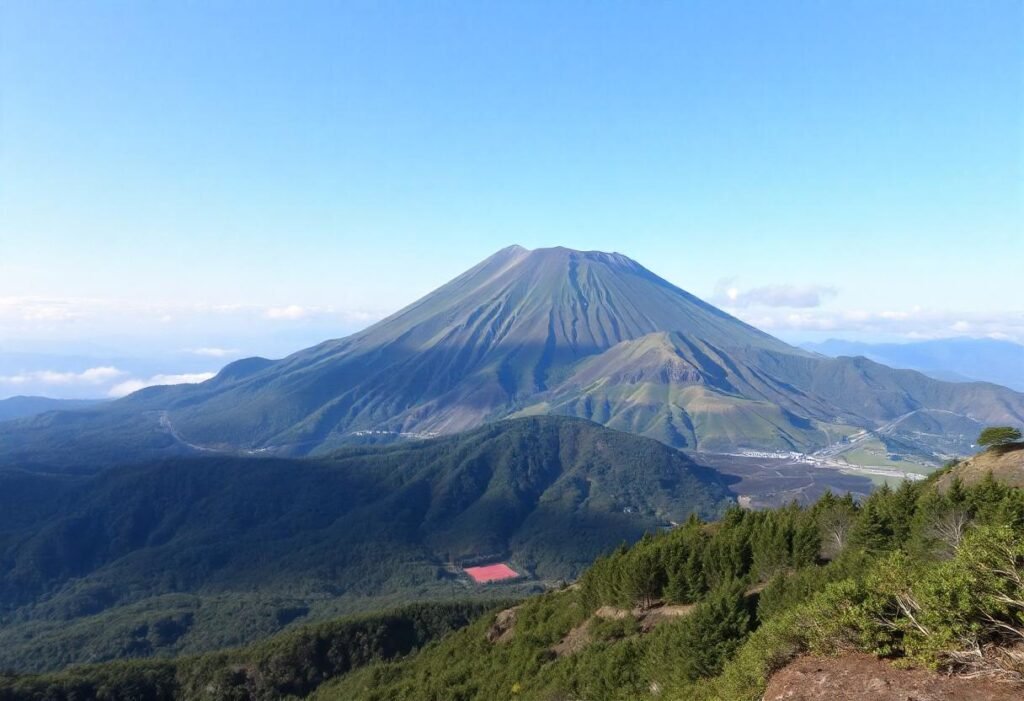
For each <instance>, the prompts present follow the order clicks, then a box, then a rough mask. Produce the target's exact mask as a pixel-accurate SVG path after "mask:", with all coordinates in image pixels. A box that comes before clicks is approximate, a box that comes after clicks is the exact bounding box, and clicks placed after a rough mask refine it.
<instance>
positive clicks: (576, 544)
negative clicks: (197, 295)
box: [0, 417, 732, 669]
mask: <svg viewBox="0 0 1024 701" xmlns="http://www.w3.org/2000/svg"><path fill="white" fill-rule="evenodd" d="M731 502H732V499H731V497H730V496H729V495H728V492H727V488H726V483H725V480H724V478H722V477H721V476H720V475H719V474H718V473H716V472H714V471H713V470H710V469H708V468H704V467H701V466H699V465H696V464H695V463H693V462H692V461H691V460H690V459H688V458H687V457H686V456H685V455H684V454H682V453H680V452H679V451H676V450H673V449H671V448H669V447H667V446H664V445H662V444H660V443H658V442H657V441H653V440H650V439H647V438H642V437H639V436H634V435H630V434H626V433H621V432H617V431H612V430H610V429H607V428H604V427H601V426H599V425H597V424H593V423H590V422H587V421H583V420H580V419H572V418H566V417H536V418H529V419H517V420H510V421H503V422H497V423H494V424H490V425H487V426H484V427H481V428H478V429H475V430H473V431H470V432H467V433H463V434H459V435H457V436H451V437H444V438H438V439H433V440H427V441H416V442H408V443H401V444H398V445H394V446H363V447H349V448H346V449H344V450H341V451H340V452H337V453H335V454H332V455H330V456H327V457H322V458H316V459H310V458H306V459H281V458H256V457H238V456H223V455H222V456H208V457H199V458H193V459H181V458H178V459H175V460H168V461H158V462H155V463H149V464H142V465H136V466H128V467H117V468H112V469H109V470H105V471H103V472H100V473H98V474H95V475H91V476H76V475H54V474H43V473H38V472H26V471H23V470H16V469H6V470H0V669H5V668H8V667H22V668H24V667H25V666H26V665H27V666H28V667H30V668H53V667H57V666H59V665H61V664H68V663H71V662H81V661H86V660H97V659H109V658H113V657H123V656H144V655H147V654H154V653H166V652H170V651H179V652H188V651H197V650H203V649H209V648H211V647H223V646H227V645H232V644H238V643H241V642H245V641H247V640H250V639H253V638H255V637H259V636H262V635H266V634H268V633H271V632H273V631H275V630H277V629H279V628H281V627H283V626H284V625H287V624H289V623H292V622H293V621H298V620H309V619H315V618H322V617H324V616H326V615H329V614H332V613H333V614H336V613H337V612H339V611H349V610H359V609H366V608H370V607H380V606H381V605H383V604H387V603H389V602H398V601H408V600H409V599H414V598H415V599H437V598H447V599H450V598H452V597H453V596H461V597H464V596H466V595H467V593H473V592H476V591H477V588H476V587H473V586H472V585H471V584H470V582H469V580H468V578H467V577H466V576H465V575H464V574H462V573H461V571H460V570H458V569H457V568H456V567H455V565H456V564H459V563H466V562H468V563H473V562H476V561H483V562H493V561H505V562H509V563H511V565H512V566H513V567H514V568H515V570H516V571H517V572H519V573H521V574H522V575H524V576H525V579H524V580H523V581H522V583H520V584H518V585H516V584H514V585H511V589H508V588H506V589H504V591H505V594H504V595H505V596H507V595H509V594H510V593H511V592H515V591H519V592H522V591H524V590H529V589H533V588H538V587H541V586H542V584H541V583H542V582H545V581H547V582H550V581H557V580H560V579H565V578H570V577H573V576H575V575H576V574H577V573H578V571H579V570H580V569H581V568H582V567H584V566H586V565H587V564H589V563H590V562H591V561H592V560H593V559H594V558H595V557H596V556H597V555H598V554H600V553H601V552H604V551H606V550H608V549H610V548H613V547H614V546H616V545H618V544H619V543H622V542H624V541H625V542H631V541H634V540H636V539H638V538H639V537H640V536H641V535H642V534H643V533H644V532H646V531H648V530H657V529H658V528H661V527H663V526H665V525H667V524H669V523H670V522H672V521H676V522H681V521H684V520H685V519H686V518H687V517H688V516H689V515H690V514H691V513H696V514H700V515H703V516H714V515H716V514H718V513H720V512H721V510H722V509H723V508H724V507H725V506H726V505H728V504H729V503H731ZM453 563H454V564H453ZM140 631H141V632H140ZM158 631H163V632H162V633H160V632H158Z"/></svg>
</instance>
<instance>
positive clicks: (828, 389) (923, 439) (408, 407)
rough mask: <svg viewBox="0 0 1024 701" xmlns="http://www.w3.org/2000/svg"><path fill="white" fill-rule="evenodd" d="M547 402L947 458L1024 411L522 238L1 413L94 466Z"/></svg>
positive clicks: (415, 426)
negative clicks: (409, 290)
mask: <svg viewBox="0 0 1024 701" xmlns="http://www.w3.org/2000/svg"><path fill="white" fill-rule="evenodd" d="M546 413H554V414H564V415H571V416H580V417H584V418H588V419H592V420H594V421H597V422H600V423H604V424H606V425H608V426H610V427H613V428H617V429H621V430H626V431H631V432H636V433H640V434H642V435H646V436H649V437H652V438H656V439H658V440H661V441H663V442H665V443H667V444H669V445H671V446H674V447H679V448H686V449H688V450H696V451H714V452H729V451H734V450H736V449H742V448H747V449H759V450H765V449H769V450H783V451H789V450H798V451H806V452H810V451H813V450H816V449H819V448H823V447H826V446H829V445H832V444H834V443H836V442H837V441H841V440H843V439H844V438H845V437H849V436H853V435H856V434H858V433H860V432H861V431H862V430H867V431H871V432H877V433H878V434H879V436H880V438H879V440H880V441H881V443H884V444H885V446H884V447H883V448H881V450H886V449H888V450H889V451H891V452H899V453H907V454H915V455H919V456H922V457H923V458H925V459H932V460H937V458H936V457H935V456H936V455H950V454H957V453H964V452H966V451H967V450H968V449H969V447H970V444H971V441H972V440H973V438H974V436H975V435H976V432H977V429H978V428H979V427H980V426H981V425H982V424H986V423H1000V424H1014V425H1021V424H1024V394H1020V393H1017V392H1013V391H1011V390H1008V389H1005V388H1002V387H998V386H995V385H990V384H985V383H960V384H953V383H944V382H939V381H936V380H934V379H931V378H928V377H926V376H924V375H922V374H920V373H917V372H913V371H908V370H893V369H891V368H888V367H886V366H883V365H881V364H878V363H875V362H872V361H870V360H867V359H864V358H846V357H842V358H826V357H823V356H821V355H819V354H815V353H812V352H810V351H806V350H803V349H798V348H795V347H793V346H789V345H787V344H785V343H783V342H782V341H780V340H778V339H776V338H773V337H772V336H769V335H768V334H765V333H763V332H761V331H759V330H757V329H755V328H753V327H751V326H749V325H747V324H745V323H743V322H742V321H740V320H738V319H735V318H734V317H731V316H729V315H728V314H726V313H725V312H722V311H721V310H719V309H716V308H715V307H713V306H711V305H709V304H707V303H705V302H702V301H701V300H699V299H697V298H696V297H694V296H693V295H691V294H689V293H687V292H685V291H683V290H681V289H679V288H678V287H676V286H674V285H672V284H671V283H669V282H667V281H665V280H663V279H661V278H659V277H658V276H657V275H655V274H654V273H652V272H650V271H649V270H647V269H646V268H644V267H643V266H641V265H640V264H638V263H636V262H634V261H632V260H630V259H629V258H627V257H625V256H622V255H619V254H612V253H601V252H594V251H587V252H584V251H573V250H569V249H565V248H551V249H538V250H534V251H528V250H526V249H523V248H520V247H518V246H513V247H511V248H507V249H504V250H502V251H499V252H498V253H496V254H495V255H493V256H491V257H490V258H488V259H486V260H485V261H483V262H482V263H480V264H479V265H477V266H475V267H474V268H472V269H470V270H468V271H467V272H465V273H463V274H462V275H460V276H459V277H457V278H455V279H454V280H452V281H451V282H449V283H448V284H446V285H444V286H442V287H440V288H439V289H437V290H435V291H434V292H432V293H430V294H428V295H427V296H426V297H424V298H422V299H420V300H419V301H417V302H414V303H413V304H411V305H409V306H408V307H406V308H405V309H403V310H401V311H399V312H397V313H396V314H394V315H392V316H390V317H388V318H387V319H384V320H383V321H381V322H379V323H377V324H374V325H373V326H371V327H369V328H367V329H366V330H364V331H361V332H359V333H357V334H354V335H352V336H349V337H347V338H343V339H340V340H333V341H327V342H324V343H321V344H320V345H317V346H314V347H312V348H309V349H306V350H302V351H299V352H297V353H295V354H293V355H291V356H289V357H287V358H284V359H282V360H276V361H271V360H266V359H261V358H250V359H246V360H242V361H238V362H236V363H232V364H231V365H228V366H227V367H226V368H224V370H223V371H222V372H221V373H220V374H218V375H217V376H216V377H214V378H213V379H211V380H209V381H208V382H205V383H202V384H200V385H179V386H175V387H157V388H150V389H146V390H141V391H139V392H137V393H135V394H133V395H131V396H129V397H127V398H125V399H123V400H120V401H117V402H113V403H112V404H110V405H109V406H104V407H102V408H100V409H97V410H95V411H93V412H91V413H89V414H81V413H80V414H77V415H61V414H50V415H45V416H41V417H36V418H34V419H28V420H25V421H23V422H20V423H16V424H8V425H6V426H0V455H3V456H4V457H5V458H6V459H8V460H18V461H20V462H23V463H29V462H34V463H36V464H38V465H42V466H46V467H47V469H57V468H59V469H70V468H71V467H76V468H79V469H83V470H94V469H98V468H100V467H101V466H104V465H107V464H110V463H111V462H112V461H118V460H123V459H124V458H123V457H119V456H131V457H133V458H137V457H140V456H146V457H147V458H150V457H154V456H159V455H167V454H181V453H189V452H191V453H196V452H207V453H209V452H216V451H223V452H239V451H241V452H250V453H258V454H277V455H304V454H322V453H324V452H328V451H330V450H332V449H334V448H336V447H338V446H340V445H344V444H348V443H353V442H365V441H367V440H384V439H387V438H391V439H398V438H400V437H409V436H412V437H423V436H431V435H437V434H448V433H455V432H458V431H463V430H466V429H469V428H473V427H476V426H479V425H481V424H483V423H485V422H487V421H493V420H497V419H501V418H505V417H509V416H523V415H532V414H546ZM937 424H942V425H944V426H946V427H947V428H948V425H950V424H955V426H956V427H957V430H956V431H955V432H953V433H952V434H950V432H949V431H948V430H945V429H944V430H943V431H941V432H932V430H931V428H930V427H932V426H934V425H937Z"/></svg>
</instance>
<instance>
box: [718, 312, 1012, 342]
mask: <svg viewBox="0 0 1024 701" xmlns="http://www.w3.org/2000/svg"><path fill="white" fill-rule="evenodd" d="M737 315H738V316H740V317H741V318H742V319H743V320H744V321H746V322H747V323H749V324H752V325H754V326H757V327H758V328H761V329H764V330H765V331H769V332H776V333H777V332H785V331H800V332H804V331H813V332H833V331H842V332H849V333H856V334H864V335H869V336H891V337H903V338H907V339H921V340H924V339H931V338H947V337H949V336H964V335H970V336H974V337H989V338H1000V339H1003V340H1009V341H1016V342H1018V343H1024V311H1021V312H1005V313H991V314H986V313H973V314H971V313H965V312H962V311H946V310H940V309H923V308H921V307H912V308H910V309H906V310H891V309H890V310H884V311H879V312H873V311H867V310H863V309H853V310H846V311H832V310H824V309H814V310H801V311H793V312H789V313H785V314H772V313H767V314H766V313H758V312H756V311H752V312H746V311H744V310H740V311H737Z"/></svg>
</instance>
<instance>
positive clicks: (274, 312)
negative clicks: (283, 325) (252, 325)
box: [264, 304, 313, 321]
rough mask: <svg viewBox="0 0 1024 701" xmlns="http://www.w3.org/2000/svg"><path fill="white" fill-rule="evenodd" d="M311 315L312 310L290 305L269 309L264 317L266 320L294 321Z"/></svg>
mask: <svg viewBox="0 0 1024 701" xmlns="http://www.w3.org/2000/svg"><path fill="white" fill-rule="evenodd" d="M312 313H313V310H312V309H309V308H307V307H300V306H299V305H297V304H290V305H288V306H287V307H269V308H268V309H267V311H266V312H265V313H264V316H266V317H267V318H268V319H283V320H287V321H295V320H296V319H305V318H306V317H308V316H309V315H310V314H312Z"/></svg>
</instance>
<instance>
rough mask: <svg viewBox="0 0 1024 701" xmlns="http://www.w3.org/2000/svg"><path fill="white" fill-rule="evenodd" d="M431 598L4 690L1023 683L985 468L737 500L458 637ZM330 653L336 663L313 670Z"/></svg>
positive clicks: (1009, 533)
mask: <svg viewBox="0 0 1024 701" xmlns="http://www.w3.org/2000/svg"><path fill="white" fill-rule="evenodd" d="M481 606H482V605H481ZM436 610H437V609H432V608H424V609H422V610H421V611H422V612H424V613H422V614H419V615H425V616H427V617H429V618H431V619H432V620H433V619H435V618H437V619H439V620H440V623H435V624H434V625H433V626H428V631H427V632H425V633H422V634H419V635H413V636H410V637H409V638H403V640H405V642H404V643H403V644H402V645H388V644H382V643H381V642H380V640H381V638H380V637H379V636H378V638H373V637H372V636H371V637H370V638H369V639H370V640H374V641H376V642H371V643H364V642H359V643H356V642H353V641H357V640H358V641H365V640H367V639H368V638H367V637H366V636H367V633H366V632H365V631H363V632H359V633H355V632H353V631H354V630H355V629H353V628H352V626H353V625H356V626H357V627H358V626H364V627H365V623H358V624H356V623H353V622H351V621H349V622H347V623H338V624H331V625H333V626H336V628H333V629H332V628H330V627H329V626H328V627H324V628H321V629H319V630H321V631H330V630H334V631H347V632H344V633H342V634H340V635H336V636H335V637H337V638H338V639H339V640H341V641H342V642H340V643H337V644H335V643H330V642H325V640H326V639H327V638H331V637H332V636H331V635H322V634H321V633H316V632H310V631H308V630H307V631H299V632H296V633H293V634H290V637H289V636H285V637H280V638H275V639H272V640H271V641H269V642H267V643H264V644H263V645H262V646H258V649H259V650H263V651H269V650H287V651H288V652H286V653H284V654H278V655H276V656H275V655H271V654H266V653H263V652H261V653H254V652H253V651H252V650H250V651H248V652H244V653H243V652H236V653H215V654H211V655H208V656H205V657H200V658H187V659H184V660H179V661H177V662H159V663H155V662H149V663H145V662H142V663H116V664H112V665H101V666H95V667H84V668H78V669H75V670H71V671H68V672H65V673H63V674H58V675H50V676H46V675H44V676H34V677H18V676H9V677H7V678H6V679H5V680H4V682H3V684H2V685H0V688H3V689H4V690H5V691H4V692H2V693H0V699H2V698H12V699H13V698H39V699H44V698H45V699H71V698H89V696H88V695H86V696H81V695H79V696H75V694H76V693H80V692H79V691H75V690H76V689H83V688H87V689H91V690H93V692H94V693H95V695H96V697H97V698H104V699H126V698H171V697H175V698H189V699H193V698H194V699H234V698H238V699H264V698H266V699H269V698H285V697H290V696H293V697H296V698H300V697H304V696H307V695H309V696H311V697H313V698H316V699H346V700H348V699H363V700H365V701H392V700H401V699H408V700H410V701H412V700H415V701H421V700H436V701H442V700H445V701H447V700H455V701H472V700H486V701H494V700H495V699H537V700H538V701H559V700H568V699H637V698H652V699H654V698H657V699H679V700H682V699H686V700H690V699H694V700H697V701H701V700H706V701H712V700H719V701H740V700H742V699H751V700H753V699H757V698H759V697H760V694H761V693H762V692H763V690H764V687H765V684H766V682H767V680H768V678H769V677H770V676H771V674H772V673H773V672H774V671H775V670H777V669H779V668H781V667H782V666H784V665H785V664H787V663H788V662H789V661H790V660H792V659H794V658H795V657H796V656H798V655H801V654H803V653H807V652H811V653H820V654H834V653H843V652H851V651H860V652H865V653H870V654H872V655H875V656H878V657H881V658H885V659H889V660H892V661H894V662H896V663H898V664H905V665H915V666H921V667H925V668H930V669H936V670H944V671H950V672H956V673H967V674H978V675H987V676H995V677H998V678H1000V679H1005V680H1009V681H1011V682H1012V681H1013V680H1018V681H1024V659H1022V657H1021V654H1020V652H1019V649H1020V648H1019V647H1015V645H1019V643H1020V642H1021V640H1024V491H1021V490H1019V489H1016V488H1014V487H1011V486H1007V485H1005V484H1003V483H1001V482H1000V481H997V480H995V479H993V478H992V477H991V476H987V477H985V478H983V479H980V480H979V481H977V482H976V483H974V484H970V485H967V484H964V483H962V482H961V481H960V480H959V479H958V477H957V472H956V468H955V467H954V468H947V469H946V470H943V471H940V472H939V473H937V474H935V475H933V476H932V477H930V478H929V479H928V480H925V481H923V482H917V483H911V482H906V483H903V484H902V485H900V486H899V487H898V488H895V489H892V488H888V487H882V488H880V489H879V490H878V491H876V492H875V493H874V494H872V495H871V496H870V497H869V498H867V499H865V500H864V501H862V502H860V503H858V502H856V501H854V500H853V499H852V498H851V497H849V496H836V495H833V494H831V493H828V494H826V495H825V496H823V497H822V498H821V499H820V500H818V501H817V502H816V503H814V504H812V505H810V506H807V507H800V506H797V505H795V504H794V505H790V506H786V507H783V508H779V509H774V510H766V511H748V510H744V509H741V508H738V507H734V508H731V509H729V510H728V511H727V512H726V513H725V515H724V516H723V517H722V518H721V519H719V520H717V521H714V522H710V523H709V522H705V521H703V520H701V519H700V518H698V517H696V516H694V517H691V518H689V519H688V520H687V521H686V522H685V523H683V524H681V525H680V526H679V527H677V528H674V529H672V530H670V531H662V532H659V533H652V534H649V535H647V536H645V537H644V538H643V539H642V540H640V541H639V542H638V543H636V544H635V545H633V546H632V547H626V546H622V547H619V548H618V549H616V550H614V551H613V552H611V553H609V554H607V555H605V556H603V557H601V558H599V559H598V560H597V561H596V562H595V563H594V565H593V566H592V567H590V568H589V569H588V570H586V572H585V573H584V574H583V575H582V576H581V577H580V579H579V580H578V581H577V582H576V583H574V584H572V585H568V586H564V587H562V588H560V589H558V590H554V591H550V592H548V593H545V594H542V595H540V596H536V597H533V598H530V599H527V600H525V601H522V602H520V603H518V604H517V605H506V606H504V607H503V608H502V610H501V611H500V612H497V613H496V612H493V611H492V612H491V613H487V614H485V615H482V616H479V617H477V618H476V620H474V621H473V622H471V623H469V624H468V625H466V626H465V627H462V628H461V629H460V630H453V629H455V628H457V627H459V626H458V625H456V623H458V622H461V621H462V620H466V621H468V620H469V617H468V616H467V615H466V614H467V613H468V610H467V609H458V610H455V609H449V610H447V613H446V614H445V615H447V616H452V615H454V616H455V618H457V619H458V621H456V622H453V620H452V619H451V618H450V617H449V618H445V617H444V616H439V615H438V614H436V613H434V612H435V611H436ZM426 612H431V613H426ZM363 620H364V621H365V620H369V619H363ZM375 625H376V624H375ZM339 626H340V627H339ZM371 627H372V626H371ZM315 630H316V629H314V631H315ZM359 630H361V631H362V630H363V629H359ZM445 630H453V632H450V633H449V634H447V635H444V636H443V637H438V636H437V635H435V633H436V632H438V631H441V632H443V631H445ZM332 635H334V634H332ZM387 637H388V636H387V635H385V636H384V638H385V639H386V638H387ZM311 640H321V641H322V642H321V643H318V644H313V643H310V642H309V641H311ZM298 641H305V642H302V643H299V642H298ZM410 641H411V642H410ZM428 641H430V642H428ZM318 645H319V646H318ZM332 645H334V646H339V645H340V648H341V649H343V650H345V653H344V655H342V656H341V657H340V658H338V657H337V656H335V659H343V661H342V662H341V663H333V662H332V663H328V664H326V665H325V664H324V663H323V660H324V659H328V658H331V655H328V656H327V657H326V658H325V657H324V653H323V650H324V649H325V646H326V648H331V647H332ZM352 645H357V646H361V647H360V648H359V649H360V652H359V653H358V654H354V653H353V652H352V651H351V647H352ZM232 655H234V657H232ZM210 670H214V672H210ZM281 679H285V680H286V681H284V682H282V681H280V680H281ZM296 680H301V681H296ZM75 685H78V686H75ZM89 685H91V686H89ZM4 693H6V694H7V696H6V697H5V696H4V695H3V694H4Z"/></svg>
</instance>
